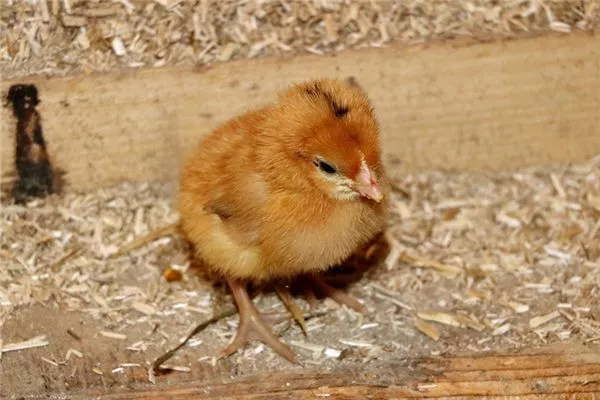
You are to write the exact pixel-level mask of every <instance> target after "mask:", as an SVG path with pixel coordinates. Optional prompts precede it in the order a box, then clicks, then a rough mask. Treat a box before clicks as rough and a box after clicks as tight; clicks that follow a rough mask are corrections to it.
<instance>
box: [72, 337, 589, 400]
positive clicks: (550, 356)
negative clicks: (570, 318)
mask: <svg viewBox="0 0 600 400" xmlns="http://www.w3.org/2000/svg"><path fill="white" fill-rule="evenodd" d="M557 346H559V347H556V348H554V349H544V350H540V351H536V352H530V353H529V354H503V355H483V356H472V357H471V356H464V357H439V358H426V359H416V360H414V359H413V360H411V359H406V360H400V361H398V362H397V363H385V364H380V365H377V366H373V365H365V366H363V367H362V368H364V369H358V367H352V368H350V369H344V368H343V367H340V368H336V372H332V373H323V372H318V373H317V372H297V373H289V372H288V373H273V374H269V378H268V379H265V378H264V376H262V377H252V376H251V377H244V378H240V379H234V380H231V381H225V382H224V381H218V382H217V381H215V382H204V381H198V382H185V383H178V384H161V383H160V382H159V383H158V384H157V385H156V386H150V385H143V386H138V387H137V388H134V389H124V388H122V387H112V388H109V389H102V390H100V389H96V390H88V391H86V392H85V393H81V394H80V396H81V398H101V399H110V400H119V399H132V400H134V399H147V400H163V399H165V400H166V399H173V400H188V399H217V398H218V399H242V400H243V399H281V398H285V399H315V398H321V397H323V398H343V399H365V398H386V399H389V398H450V397H452V398H463V397H475V396H485V397H486V398H490V397H501V398H503V399H507V398H514V399H517V398H518V399H523V398H526V399H542V398H544V399H548V398H556V399H558V398H567V397H565V395H570V396H573V397H568V398H584V397H581V396H584V395H586V394H588V395H590V394H591V393H600V349H599V348H597V347H589V348H582V347H581V346H577V347H574V346H573V347H571V346H569V345H566V346H565V345H557ZM72 398H78V397H77V395H74V397H72ZM586 398H587V397H586Z"/></svg>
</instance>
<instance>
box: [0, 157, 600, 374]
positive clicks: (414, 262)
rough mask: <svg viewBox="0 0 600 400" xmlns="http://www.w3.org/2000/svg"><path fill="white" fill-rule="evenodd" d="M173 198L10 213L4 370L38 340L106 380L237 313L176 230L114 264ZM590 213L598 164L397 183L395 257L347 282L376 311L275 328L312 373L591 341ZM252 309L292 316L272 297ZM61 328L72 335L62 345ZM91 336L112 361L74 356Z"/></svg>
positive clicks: (333, 311) (595, 225)
mask: <svg viewBox="0 0 600 400" xmlns="http://www.w3.org/2000/svg"><path fill="white" fill-rule="evenodd" d="M173 193H174V187H173V186H172V185H170V184H164V183H160V182H156V183H140V184H124V185H121V186H118V187H113V188H105V189H100V190H97V191H95V192H92V193H87V194H74V193H66V194H64V195H61V196H52V197H49V198H47V199H43V200H40V199H37V200H33V201H31V202H30V203H28V204H27V205H24V206H19V205H13V204H3V207H2V222H1V224H2V231H1V243H2V245H1V248H0V258H1V259H2V263H3V265H4V267H3V268H2V270H0V305H1V306H2V307H1V308H0V312H1V314H0V321H1V323H2V324H3V331H4V334H3V337H2V340H3V343H4V344H3V346H2V347H3V350H2V351H3V353H5V354H4V358H5V360H4V362H9V363H11V364H6V365H18V360H19V354H20V353H13V351H14V350H17V349H22V352H27V351H34V349H32V347H38V348H37V349H35V351H37V353H36V354H37V356H36V357H39V361H40V362H44V363H46V364H48V365H49V366H50V367H52V368H56V369H57V370H58V369H61V368H68V366H69V363H70V362H73V360H77V359H78V358H79V357H81V358H87V359H88V360H89V363H88V366H89V368H92V369H94V371H95V372H97V373H99V374H100V373H102V374H104V375H107V374H113V375H118V374H122V373H123V371H124V370H125V369H127V368H148V367H149V365H150V363H151V362H152V360H153V359H154V358H155V357H157V356H158V355H160V354H161V353H163V352H165V351H166V350H168V349H169V348H171V347H173V346H174V345H176V344H178V343H179V342H180V340H181V339H182V338H183V337H185V335H186V334H187V333H189V331H190V330H191V329H192V327H193V325H194V324H195V323H198V322H200V321H202V320H206V319H208V318H209V317H210V316H211V315H212V314H213V313H215V312H217V311H218V310H220V309H223V307H224V306H226V305H230V304H232V303H231V302H232V299H231V298H230V296H229V295H228V294H227V292H226V291H225V290H224V289H223V288H222V287H217V286H214V285H212V284H211V283H210V282H209V281H207V280H205V279H204V278H203V277H202V275H201V274H198V273H196V272H195V271H196V269H195V268H191V267H190V265H189V262H188V260H187V253H186V249H185V246H184V243H183V242H182V241H181V240H180V239H179V238H177V237H176V236H166V237H164V238H161V239H158V240H156V241H154V242H152V243H151V244H149V245H147V246H145V247H142V248H139V249H136V250H134V251H132V252H131V253H129V254H127V255H124V256H120V257H116V258H111V255H112V254H114V253H115V252H116V251H117V250H118V249H119V248H120V246H122V245H123V244H124V243H128V242H130V241H131V240H133V239H134V238H135V237H138V236H140V235H143V234H145V233H147V232H148V231H151V230H153V229H155V228H157V227H160V226H164V225H166V224H169V223H172V222H174V221H175V220H176V219H177V215H176V214H175V212H174V209H173V207H172V198H173ZM599 216H600V156H598V157H596V158H594V159H592V160H590V161H589V162H588V163H586V164H581V165H559V166H552V167H547V168H531V169H526V170H520V171H517V172H504V173H494V174H491V173H490V174H476V173H463V174H451V173H441V172H427V173H419V174H413V175H402V176H396V177H394V193H393V212H392V218H391V219H390V226H389V228H388V230H387V232H386V235H385V237H384V238H382V242H381V243H380V244H378V245H379V246H383V244H386V243H387V245H386V246H389V248H386V249H385V251H383V252H377V251H374V252H373V254H381V255H382V257H383V258H379V262H376V260H377V259H378V258H377V256H373V257H372V258H373V259H374V260H375V261H374V262H375V264H376V265H374V266H373V267H371V268H370V269H368V270H367V271H366V272H365V274H364V275H363V276H362V278H361V279H360V280H358V282H356V283H354V284H352V285H351V286H350V291H351V292H352V293H353V294H354V295H355V296H357V297H358V298H360V299H362V301H364V303H365V304H366V305H367V307H368V309H369V312H368V313H367V314H365V315H360V314H357V313H355V312H353V311H351V310H349V309H347V308H345V307H341V308H340V307H339V306H338V305H337V304H336V303H334V302H332V301H329V300H326V301H323V302H321V304H320V306H319V308H318V310H317V311H316V314H315V315H313V316H312V317H311V318H310V319H309V320H308V331H309V335H308V337H304V336H303V334H302V332H301V330H300V329H299V328H298V327H297V326H295V325H293V324H291V323H290V322H285V323H283V324H281V325H280V326H279V327H278V331H279V332H281V334H282V338H283V340H284V341H286V342H287V343H289V344H290V345H291V346H292V347H293V348H294V349H295V350H296V351H297V352H298V353H299V355H300V358H301V359H302V361H303V362H304V363H305V365H315V366H316V365H318V366H319V367H320V368H333V367H335V366H336V365H340V363H341V364H343V363H357V362H358V363H369V362H373V361H376V360H378V361H382V360H391V359H399V358H406V357H415V356H417V355H440V354H456V353H460V352H464V351H467V352H475V353H477V352H483V351H489V350H494V351H496V350H506V349H515V348H521V347H532V346H540V345H544V344H551V343H557V342H563V341H573V340H575V341H578V342H582V341H583V342H594V341H597V340H600V321H598V320H597V316H598V312H599V310H598V304H600V301H599V300H600V292H599V290H598V287H599V284H600V240H599V239H600V218H599ZM167 271H168V273H167ZM179 273H180V274H179ZM179 278H181V279H180V280H179ZM256 301H257V304H258V305H259V308H260V309H261V310H263V311H267V312H285V308H284V306H283V305H282V304H281V302H280V301H279V300H278V298H277V297H276V296H275V295H274V294H270V293H266V294H264V295H259V297H258V298H257V300H256ZM297 301H298V303H299V304H300V305H301V307H303V308H304V309H305V310H306V311H307V312H308V308H307V304H306V303H305V302H304V300H303V299H302V298H299V299H298V300H297ZM40 306H42V307H45V308H46V310H47V311H45V312H46V313H49V314H52V313H55V314H56V315H57V319H56V320H54V321H50V322H48V323H49V324H50V325H53V327H52V329H48V327H47V326H44V325H39V326H37V325H36V324H35V321H28V320H26V318H27V317H26V316H27V315H28V313H29V311H28V310H30V309H32V308H35V307H40ZM70 314H72V315H78V316H79V317H77V318H80V319H82V320H83V319H84V320H86V321H91V322H89V323H88V325H87V326H86V328H85V332H82V331H81V330H80V331H79V332H78V329H79V327H78V325H77V324H75V325H69V324H67V323H65V324H62V323H61V320H65V321H66V320H68V317H66V316H68V315H70ZM236 324H237V316H232V317H229V318H226V319H224V320H221V321H220V322H218V323H216V324H214V325H212V326H210V327H208V328H207V329H206V331H204V332H202V333H200V334H199V335H198V336H197V337H195V338H193V339H192V341H191V342H190V343H189V344H188V346H186V347H185V348H183V349H182V350H181V351H180V352H179V353H178V354H176V355H175V357H174V358H173V359H171V360H169V362H168V364H169V365H170V366H171V367H174V368H175V370H177V371H180V373H186V372H189V371H192V370H194V369H197V368H203V367H202V364H204V365H205V366H215V365H218V363H219V360H218V351H219V350H220V349H221V348H223V347H224V346H225V345H226V344H227V343H228V342H229V341H230V340H231V338H232V335H233V334H234V333H235V327H236ZM56 325H58V326H56ZM25 326H28V328H23V327H25ZM32 326H33V327H35V329H33V328H32ZM81 329H83V328H81ZM26 332H27V333H26ZM35 332H37V333H35ZM34 333H35V334H34ZM27 335H29V336H27ZM69 335H70V336H73V337H78V339H79V340H74V339H73V340H71V341H70V342H69V343H66V342H65V340H64V338H65V337H67V336H69ZM61 337H62V339H61ZM85 341H88V343H89V342H94V341H100V342H110V346H112V347H110V348H111V349H112V350H111V351H112V352H113V354H112V355H111V357H112V358H111V359H110V360H106V357H105V356H104V355H103V352H104V351H105V348H104V347H98V348H95V349H94V348H93V347H89V346H88V347H87V350H86V351H84V350H82V349H81V347H79V346H80V344H81V343H83V342H85ZM54 342H60V346H54V347H53V343H54ZM67 342H68V341H67ZM78 347H79V348H78ZM44 349H46V351H44ZM69 360H71V361H69ZM227 362H228V363H231V365H236V370H237V371H238V372H239V373H243V372H250V371H260V366H269V367H277V368H283V369H286V368H295V367H293V366H291V365H288V364H287V363H286V362H285V361H284V360H282V359H280V357H278V356H277V355H276V354H275V353H274V352H273V351H272V350H271V349H269V348H266V347H265V346H263V345H262V344H260V343H254V344H252V345H250V346H248V347H247V348H246V349H245V350H244V351H242V352H239V353H237V354H235V355H233V356H232V358H231V359H230V360H228V361H227ZM5 372H7V369H5Z"/></svg>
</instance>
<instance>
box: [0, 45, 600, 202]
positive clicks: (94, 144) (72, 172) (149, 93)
mask: <svg viewBox="0 0 600 400" xmlns="http://www.w3.org/2000/svg"><path fill="white" fill-rule="evenodd" d="M599 55H600V36H598V35H594V34H583V33H578V34H570V35H555V34H551V35H546V36H542V37H536V38H526V39H518V40H511V41H494V42H488V43H464V42H455V41H448V42H444V43H437V44H428V45H425V46H417V47H408V48H407V47H401V46H397V45H390V46H389V47H386V48H382V49H364V50H359V51H347V52H343V53H340V54H338V55H335V56H311V55H308V56H307V55H303V56H298V57H293V58H274V59H260V60H253V61H238V62H231V63H225V64H220V65H218V66H215V67H213V68H209V69H168V68H165V69H148V70H139V71H136V72H131V71H129V72H113V73H107V74H93V75H84V76H70V77H52V78H41V77H37V78H33V77H32V78H31V79H26V80H23V81H19V83H24V82H26V83H34V84H36V85H38V88H39V90H40V98H41V104H40V106H39V110H40V112H41V114H42V117H43V128H44V134H45V136H46V139H47V141H48V143H49V151H50V153H51V157H52V158H53V160H54V162H55V164H56V165H57V166H58V167H60V168H61V169H63V170H65V171H66V172H67V175H66V177H65V178H66V182H67V184H68V185H70V187H71V189H74V190H88V189H92V188H95V187H99V186H104V185H111V184H116V183H119V182H122V181H139V180H155V179H175V178H176V177H177V173H178V169H179V166H180V162H181V160H182V157H184V155H185V154H187V151H188V150H190V148H191V147H192V146H193V145H194V144H195V143H196V142H197V141H198V139H199V138H200V137H201V136H202V135H203V134H205V133H207V132H209V131H210V130H211V129H212V128H214V127H215V126H216V125H217V124H219V123H221V122H223V121H225V120H226V119H228V118H230V117H232V116H234V115H235V114H237V113H239V112H242V111H244V110H246V109H248V108H249V107H253V106H258V105H260V104H264V103H267V102H270V101H272V100H273V99H274V95H275V93H276V91H278V90H280V89H282V88H284V87H286V86H287V85H289V84H290V83H292V82H294V81H298V80H302V79H305V78H310V77H320V76H331V77H341V78H345V77H347V76H354V77H356V78H357V80H358V81H359V82H360V84H361V85H363V86H364V87H365V88H366V89H367V90H368V92H369V94H370V96H371V97H372V99H373V102H374V104H375V107H376V110H377V113H378V115H379V117H380V120H381V125H382V131H383V132H382V136H383V147H384V152H385V154H386V160H388V161H391V160H392V159H393V160H399V161H400V164H399V165H398V166H397V168H399V169H400V170H401V171H415V170H422V169H442V170H499V169H513V168H517V167H524V166H529V165H536V164H546V163H554V162H561V163H567V162H581V161H585V160H587V159H588V158H590V157H592V156H594V155H596V154H598V153H600V132H599V128H598V126H599V118H600V113H598V108H599V106H600V57H599ZM14 83H17V82H11V81H8V82H2V83H1V88H2V90H3V91H4V92H6V90H8V87H9V86H10V85H11V84H14ZM13 139H14V119H13V117H12V115H11V114H10V110H9V108H4V109H3V110H2V118H1V119H0V143H2V148H1V151H0V157H1V164H0V166H1V169H2V176H3V181H4V182H6V181H9V180H10V176H11V175H12V174H13V146H12V145H11V143H12V142H13Z"/></svg>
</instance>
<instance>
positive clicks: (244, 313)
mask: <svg viewBox="0 0 600 400" xmlns="http://www.w3.org/2000/svg"><path fill="white" fill-rule="evenodd" d="M227 282H228V283H229V287H230V288H231V292H232V294H233V297H234V298H235V302H236V304H237V307H238V311H239V315H240V323H239V326H238V330H237V333H236V335H235V338H234V339H233V341H232V342H231V343H230V344H229V346H227V347H226V348H225V349H224V350H223V355H224V356H229V355H231V354H233V353H235V352H236V351H237V350H239V349H240V348H241V347H242V346H243V345H244V344H245V343H246V342H248V335H249V334H250V333H251V332H252V333H254V334H255V335H256V336H257V337H258V339H259V340H261V341H262V342H263V343H264V344H266V345H267V346H270V347H271V348H273V349H274V350H275V351H276V352H277V353H279V355H281V356H282V357H284V358H285V359H286V360H288V361H290V362H292V363H297V361H296V354H295V353H294V351H293V350H292V349H290V348H289V347H288V346H286V345H285V344H283V343H282V342H281V341H280V340H279V339H278V338H277V337H276V336H275V334H274V333H273V331H272V330H271V328H270V327H268V326H267V325H266V324H265V322H264V320H263V319H262V318H261V315H260V313H259V311H258V310H257V309H256V307H255V306H254V303H253V302H252V299H250V296H248V292H247V291H246V287H245V286H244V284H243V283H242V282H240V281H237V280H234V279H229V280H228V281H227Z"/></svg>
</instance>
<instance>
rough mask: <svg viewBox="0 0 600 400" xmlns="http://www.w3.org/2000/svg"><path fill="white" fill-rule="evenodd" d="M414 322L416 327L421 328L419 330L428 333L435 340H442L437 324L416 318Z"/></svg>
mask: <svg viewBox="0 0 600 400" xmlns="http://www.w3.org/2000/svg"><path fill="white" fill-rule="evenodd" d="M413 324H414V326H415V328H417V329H418V330H419V332H421V333H423V334H425V335H427V336H428V337H429V338H431V339H433V340H435V341H436V342H437V341H438V340H440V336H441V334H440V331H439V329H438V328H437V327H436V326H435V325H433V324H430V323H428V322H426V321H424V320H422V319H415V321H414V322H413Z"/></svg>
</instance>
